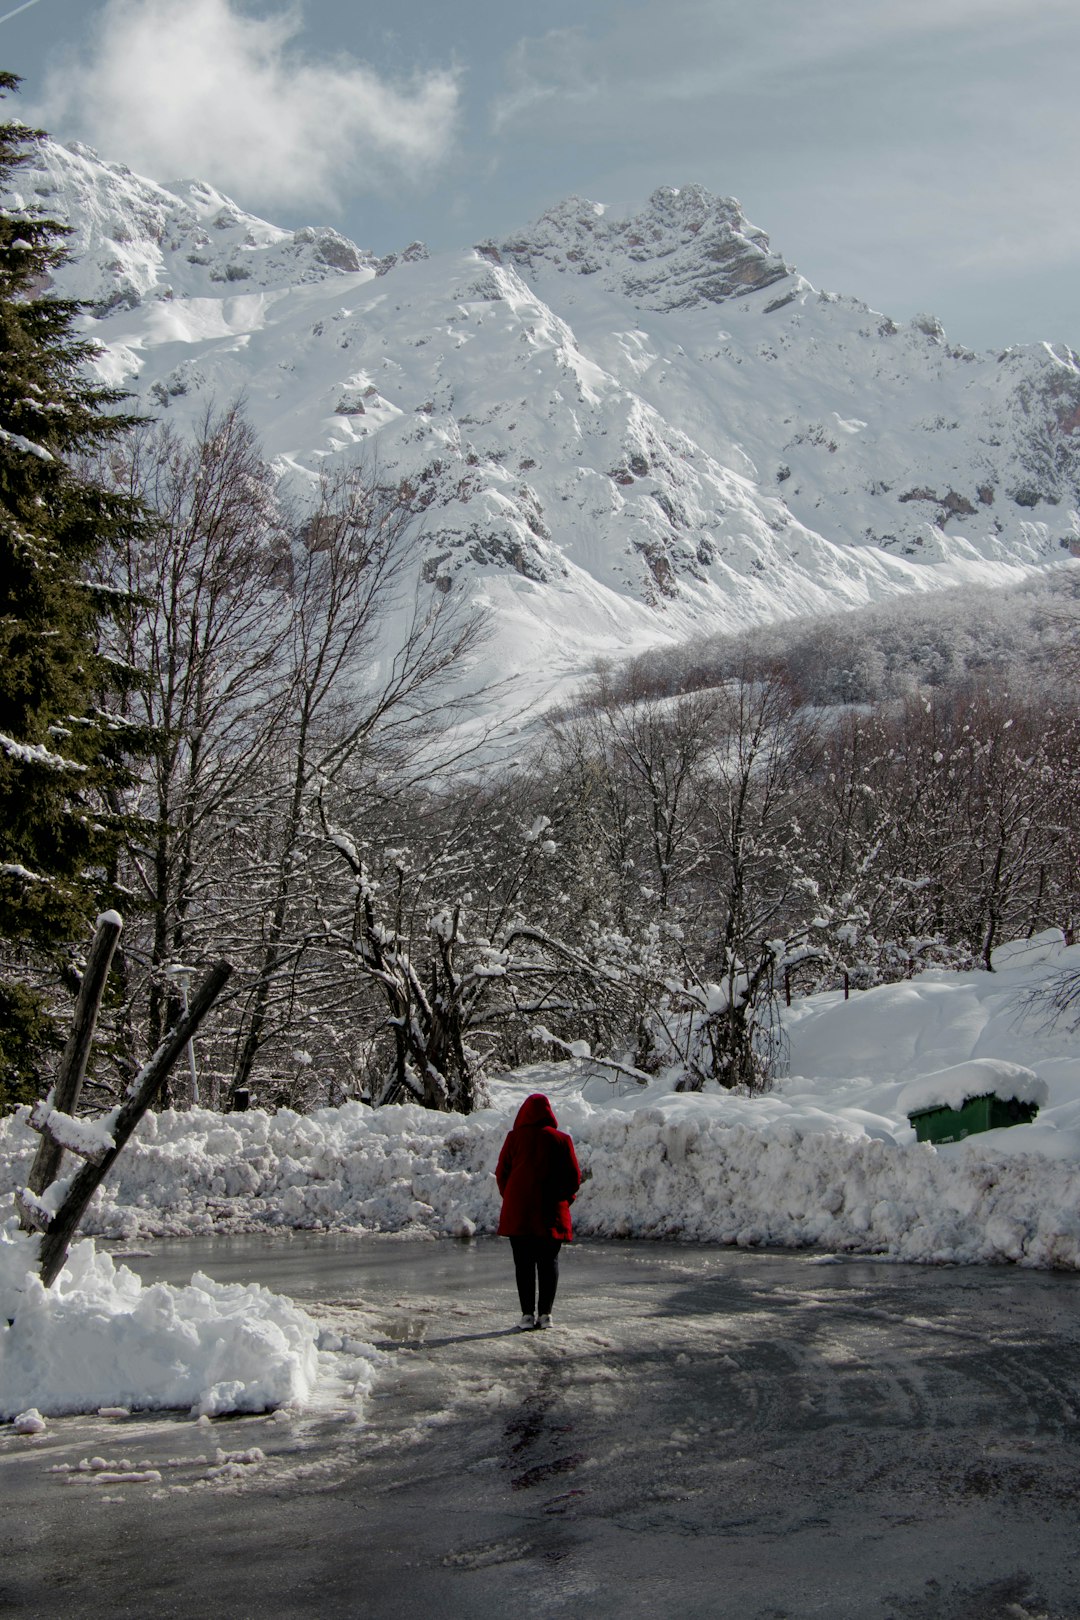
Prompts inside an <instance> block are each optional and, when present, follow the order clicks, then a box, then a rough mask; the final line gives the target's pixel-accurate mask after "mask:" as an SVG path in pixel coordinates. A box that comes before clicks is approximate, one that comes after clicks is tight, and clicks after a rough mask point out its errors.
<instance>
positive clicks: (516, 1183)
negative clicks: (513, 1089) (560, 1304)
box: [495, 1091, 581, 1328]
mask: <svg viewBox="0 0 1080 1620" xmlns="http://www.w3.org/2000/svg"><path fill="white" fill-rule="evenodd" d="M495 1180H496V1181H497V1182H498V1184H499V1191H500V1192H501V1193H502V1195H503V1202H502V1213H501V1214H500V1216H499V1236H500V1237H508V1238H509V1239H510V1247H511V1249H512V1250H513V1252H514V1275H515V1278H516V1280H517V1290H518V1299H519V1300H520V1301H521V1321H520V1323H519V1324H518V1326H519V1327H521V1328H532V1327H537V1328H548V1327H550V1326H551V1307H552V1305H554V1303H555V1290H556V1289H557V1288H558V1286H559V1250H560V1249H561V1248H562V1246H563V1244H564V1243H569V1241H570V1239H571V1238H572V1237H573V1235H574V1231H573V1227H572V1225H571V1223H570V1205H571V1204H572V1203H573V1201H574V1199H575V1197H576V1196H577V1190H578V1188H579V1187H580V1186H581V1171H580V1169H579V1168H578V1162H577V1154H576V1153H575V1152H574V1144H573V1142H571V1140H570V1138H569V1137H568V1136H567V1134H566V1132H565V1131H560V1129H559V1124H558V1121H557V1120H556V1118H555V1113H554V1110H553V1109H552V1106H551V1104H550V1103H549V1102H548V1100H547V1098H546V1097H545V1096H544V1094H543V1092H540V1091H534V1092H533V1094H532V1096H531V1097H526V1099H525V1101H524V1102H523V1103H522V1105H521V1107H520V1108H519V1109H518V1115H517V1118H516V1119H515V1121H514V1128H513V1130H512V1131H511V1132H510V1133H509V1135H508V1136H507V1138H506V1141H505V1142H504V1143H503V1145H502V1152H501V1153H500V1154H499V1162H498V1164H497V1165H496V1167H495Z"/></svg>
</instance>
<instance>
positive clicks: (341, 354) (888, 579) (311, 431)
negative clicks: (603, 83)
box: [8, 141, 1080, 701]
mask: <svg viewBox="0 0 1080 1620" xmlns="http://www.w3.org/2000/svg"><path fill="white" fill-rule="evenodd" d="M15 180H16V184H17V186H18V188H19V190H18V192H17V193H14V194H10V193H9V197H8V206H9V207H15V208H17V209H27V210H36V211H38V212H40V213H42V214H45V215H49V216H52V217H54V218H58V219H61V220H64V221H67V222H70V224H71V226H72V229H73V235H72V238H71V247H72V250H73V254H74V258H73V262H72V263H71V264H68V265H65V266H63V267H62V268H61V269H60V270H59V271H58V272H57V274H56V284H57V288H58V290H60V291H61V292H63V293H64V294H66V295H68V296H73V297H76V298H81V299H83V300H85V301H86V303H87V304H88V306H89V309H90V311H91V313H90V314H89V315H88V316H87V317H86V321H85V329H86V332H87V335H89V336H91V337H93V338H94V339H96V340H97V341H98V342H99V343H100V345H101V353H100V356H99V359H98V361H97V366H98V369H99V371H100V374H101V376H102V378H103V379H104V380H105V381H106V382H108V383H109V384H112V385H114V386H116V387H118V388H121V389H125V390H127V391H129V392H130V393H131V394H132V395H134V396H135V397H136V398H138V399H139V400H141V401H142V402H143V405H144V406H145V408H147V409H148V410H149V411H151V412H152V413H155V414H159V415H162V414H165V413H168V415H169V417H170V419H171V420H173V421H174V422H175V423H176V425H177V427H178V428H181V429H182V428H183V427H184V425H186V424H190V423H198V422H199V421H200V420H201V419H203V418H204V417H205V413H206V411H207V409H208V408H212V407H214V406H220V405H222V404H226V403H228V402H229V401H231V400H234V399H238V398H242V399H243V400H244V401H245V410H246V411H247V413H248V415H249V416H250V418H251V421H252V423H253V425H254V426H255V428H256V430H257V432H258V433H259V436H260V439H261V442H262V444H263V447H264V451H265V454H266V456H267V459H268V460H269V461H271V462H272V463H273V465H274V466H275V467H276V469H277V470H278V471H279V472H280V474H281V475H282V477H283V478H284V479H286V480H288V481H289V482H290V483H291V484H292V485H293V486H294V489H295V492H296V494H297V496H298V498H300V499H304V498H307V497H308V496H309V495H310V492H311V490H312V489H313V488H314V487H315V486H316V485H317V483H318V479H319V476H320V474H322V473H324V472H326V471H328V470H330V469H333V468H334V467H339V466H347V465H352V464H355V463H356V462H358V461H359V462H361V463H362V462H364V461H365V460H366V459H367V460H374V459H376V458H377V461H378V465H379V468H380V472H381V474H382V475H385V476H386V477H387V478H389V479H398V480H400V481H402V483H403V484H404V485H406V486H408V487H410V488H411V489H413V490H414V491H415V492H416V502H417V506H418V508H419V509H420V510H421V512H422V514H423V517H422V553H423V554H422V556H420V558H419V560H418V575H419V583H420V588H421V589H422V590H427V589H430V590H434V591H436V592H440V593H450V592H453V593H455V595H459V594H460V595H461V596H462V597H464V598H466V599H467V600H470V601H474V602H476V603H481V604H483V606H484V607H485V608H486V609H487V611H488V613H489V615H490V618H491V622H492V638H491V641H490V643H489V644H488V646H487V648H486V649H485V652H484V654H483V661H482V666H481V667H478V668H477V669H475V670H473V671H472V672H471V673H470V679H471V680H474V681H475V684H477V685H482V684H483V683H484V681H486V680H490V681H491V682H492V683H493V684H497V683H502V685H503V686H504V687H505V689H506V691H507V692H509V691H510V684H508V683H506V682H505V677H506V674H507V671H508V670H515V671H517V672H518V674H517V681H518V685H517V688H516V689H515V690H516V691H525V692H527V693H528V694H529V696H530V698H532V697H535V696H536V695H537V694H538V693H539V692H541V691H553V692H554V691H565V690H566V689H567V687H568V686H570V685H572V684H574V683H575V682H576V680H577V679H578V678H579V676H580V673H581V671H582V670H583V669H584V668H586V667H588V666H589V665H590V664H591V663H592V662H593V661H594V660H595V659H596V658H597V657H616V658H617V657H619V656H620V655H622V654H624V653H626V652H629V651H639V650H641V649H642V648H643V647H645V646H649V645H656V644H657V643H664V642H667V643H671V642H673V641H676V640H678V639H680V638H682V637H685V636H687V635H690V634H692V633H695V632H698V631H711V630H717V629H721V628H723V629H736V628H742V627H746V626H749V625H752V624H755V623H760V622H762V621H767V620H770V619H776V618H778V617H789V616H793V615H796V614H800V613H807V612H814V611H829V610H834V609H836V608H838V607H841V606H855V605H858V604H860V603H864V602H868V601H874V600H879V599H881V598H883V597H886V596H890V595H893V594H898V593H902V592H906V591H920V590H927V589H930V588H933V586H935V585H946V584H955V583H957V582H958V581H961V580H962V581H967V580H972V581H996V582H1005V581H1006V580H1010V579H1015V578H1016V577H1018V575H1019V574H1021V573H1023V572H1025V571H1027V570H1029V569H1032V568H1037V567H1042V566H1046V565H1047V564H1053V563H1055V562H1061V561H1065V560H1066V559H1068V558H1070V557H1075V556H1080V363H1078V362H1077V358H1076V356H1075V355H1074V354H1073V353H1072V352H1071V351H1070V350H1069V349H1067V348H1065V347H1064V346H1059V347H1052V346H1050V345H1049V344H1037V345H1033V346H1030V347H1027V348H1016V349H1010V350H1007V351H1005V352H1004V353H1002V354H998V355H981V356H980V355H975V354H972V353H970V352H968V351H966V350H960V349H956V348H954V347H952V346H950V345H949V344H948V342H947V341H946V339H945V336H944V334H943V332H942V331H941V328H940V326H939V324H938V323H937V322H936V321H935V320H934V319H933V318H932V317H930V316H920V317H917V318H916V319H915V320H914V321H912V322H910V323H908V324H907V325H905V326H903V327H901V326H898V325H897V324H896V323H895V322H893V321H891V320H889V319H888V318H887V317H885V316H882V315H880V314H876V313H875V312H874V311H873V310H871V309H869V308H868V307H867V306H866V305H865V304H862V303H859V302H858V301H857V300H856V299H853V298H846V297H844V298H837V297H834V296H832V295H830V294H828V293H824V292H821V293H819V292H816V291H815V290H814V288H812V287H811V286H810V285H809V283H808V282H806V281H804V280H803V279H802V277H800V276H799V275H798V274H797V273H796V272H795V271H794V270H793V268H792V267H791V266H790V265H789V264H788V263H787V262H786V261H785V260H784V259H783V258H782V257H780V255H778V254H777V253H775V252H774V251H773V250H772V248H771V246H770V243H769V239H768V237H767V236H766V235H765V233H764V232H763V231H761V230H759V229H758V228H757V227H756V226H754V225H752V224H751V223H750V222H749V221H748V220H747V218H746V216H745V215H744V213H743V211H742V208H741V207H740V205H739V203H738V202H737V201H735V199H733V198H730V197H715V196H713V195H712V194H711V193H709V192H708V191H706V190H705V189H704V188H703V187H701V186H683V187H671V186H667V187H661V188H660V189H659V190H657V191H655V192H654V193H653V195H652V196H651V197H650V198H649V200H648V202H647V203H646V204H645V205H644V207H643V208H641V209H640V210H638V211H637V212H633V213H631V214H629V215H628V216H627V217H625V218H619V217H617V216H616V215H615V214H613V213H611V212H610V211H608V210H607V209H605V208H604V207H603V206H601V205H600V204H598V203H595V202H590V201H588V200H586V199H583V198H580V197H571V198H568V199H567V200H565V201H564V202H561V203H559V204H558V205H557V206H556V207H554V208H551V209H549V210H548V211H547V212H546V213H545V214H543V215H542V216H541V218H540V219H539V220H537V221H536V222H535V223H534V224H533V225H532V226H530V227H529V228H528V229H527V230H525V231H523V232H521V233H519V234H517V235H515V236H513V237H511V238H508V239H507V240H505V241H503V242H501V243H496V242H488V243H485V244H483V245H482V246H481V247H480V248H478V249H477V250H475V251H466V252H454V253H443V254H440V255H438V256H436V257H433V258H431V259H428V257H427V254H426V250H425V249H424V248H423V247H422V245H421V244H419V243H413V244H411V245H410V247H408V248H406V249H405V250H404V252H403V253H401V254H400V255H389V256H387V257H386V258H377V257H375V256H374V255H373V254H371V253H368V252H365V251H364V250H363V249H361V248H359V247H357V246H356V244H355V243H353V242H350V241H348V240H347V238H345V237H344V236H342V235H340V233H338V232H337V231H335V230H332V229H330V228H328V227H321V228H320V227H314V226H305V227H303V228H301V229H298V230H287V229H282V228H281V227H279V226H276V225H272V224H270V223H268V222H267V221H266V220H263V219H260V218H258V217H257V216H256V215H254V214H250V213H247V212H246V211H245V210H244V209H242V208H241V207H239V206H238V205H237V204H236V203H234V202H233V201H232V200H231V199H230V198H228V197H227V196H225V195H224V194H223V193H221V192H219V191H217V190H215V189H214V188H213V187H212V186H208V185H205V184H204V183H203V182H201V181H198V180H191V179H185V180H178V181H175V182H173V183H171V184H170V185H159V184H157V183H155V182H154V181H151V180H146V179H143V178H140V177H139V176H138V175H135V174H132V172H131V171H130V170H129V169H127V168H126V167H124V166H123V165H122V164H117V163H107V162H104V161H102V160H101V159H100V158H98V157H97V155H96V154H95V153H94V152H92V151H91V150H90V149H89V148H87V147H81V146H72V147H62V146H59V145H57V144H56V143H54V142H50V141H45V142H42V143H41V144H40V146H39V147H37V148H36V150H35V152H34V155H33V161H32V162H31V163H30V164H28V165H27V166H26V167H25V168H24V169H21V170H20V171H19V172H18V174H17V175H16V176H15ZM516 700H517V699H516V696H515V697H514V698H513V701H516ZM508 701H510V699H509V698H508Z"/></svg>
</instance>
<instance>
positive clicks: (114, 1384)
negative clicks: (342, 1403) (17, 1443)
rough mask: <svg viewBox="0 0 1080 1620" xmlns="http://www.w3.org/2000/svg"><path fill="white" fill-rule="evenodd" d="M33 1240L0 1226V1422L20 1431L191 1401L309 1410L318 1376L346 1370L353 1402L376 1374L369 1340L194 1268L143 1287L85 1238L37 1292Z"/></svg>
mask: <svg viewBox="0 0 1080 1620" xmlns="http://www.w3.org/2000/svg"><path fill="white" fill-rule="evenodd" d="M37 1242H38V1240H37V1239H36V1238H33V1237H29V1236H27V1235H26V1234H25V1233H23V1232H20V1231H19V1230H18V1227H17V1223H16V1222H15V1221H14V1220H11V1221H8V1222H7V1223H5V1225H4V1226H3V1227H2V1228H0V1321H2V1322H3V1323H5V1324H6V1325H5V1326H2V1327H0V1418H14V1419H15V1420H16V1426H17V1428H18V1429H19V1432H20V1433H35V1432H38V1431H39V1430H40V1428H42V1427H44V1424H43V1417H50V1416H56V1415H58V1414H61V1413H65V1412H97V1411H101V1410H103V1409H105V1410H108V1409H126V1410H130V1409H132V1408H139V1409H143V1410H145V1409H148V1408H170V1407H189V1408H191V1410H192V1413H193V1415H198V1416H202V1415H206V1416H208V1417H218V1416H220V1415H222V1414H223V1413H226V1412H262V1411H268V1410H270V1409H272V1408H277V1407H282V1406H301V1405H307V1404H309V1403H310V1402H311V1401H312V1399H313V1397H314V1393H315V1386H316V1382H317V1380H318V1379H319V1377H320V1374H323V1375H328V1376H329V1377H331V1378H332V1379H336V1381H337V1382H341V1381H342V1377H343V1375H344V1374H345V1372H346V1370H347V1373H348V1376H349V1378H350V1380H351V1382H352V1383H353V1384H354V1385H355V1386H356V1392H357V1394H359V1395H360V1396H361V1397H362V1396H363V1394H364V1393H366V1391H367V1388H368V1387H369V1386H370V1384H371V1382H372V1380H373V1378H374V1375H375V1367H376V1364H377V1362H378V1360H379V1355H378V1352H377V1351H375V1350H374V1349H372V1347H371V1346H369V1345H359V1344H351V1343H343V1342H342V1341H341V1339H340V1337H339V1336H333V1335H331V1336H323V1337H322V1339H320V1334H319V1329H318V1327H317V1325H316V1323H315V1322H313V1321H312V1319H311V1317H310V1316H308V1314H307V1312H306V1311H303V1310H301V1309H300V1308H299V1306H297V1305H294V1304H293V1303H292V1301H291V1300H288V1299H284V1298H282V1297H280V1296H279V1295H277V1294H273V1293H271V1292H270V1291H269V1290H268V1289H266V1288H262V1287H260V1286H259V1285H258V1284H252V1285H251V1286H249V1287H245V1286H243V1285H241V1284H237V1283H232V1284H228V1285H223V1284H221V1283H216V1282H214V1281H212V1279H211V1278H209V1277H206V1276H203V1275H202V1273H200V1272H197V1273H196V1274H195V1276H194V1277H192V1279H191V1282H190V1283H189V1284H188V1285H187V1286H186V1287H184V1288H175V1287H172V1286H171V1285H169V1284H167V1283H156V1284H154V1285H152V1286H151V1287H144V1285H143V1284H142V1282H141V1281H140V1280H139V1278H138V1277H137V1276H136V1275H135V1273H134V1272H133V1271H131V1270H129V1269H128V1267H127V1266H123V1265H117V1264H116V1263H115V1261H114V1260H113V1259H112V1257H111V1256H110V1255H108V1254H105V1253H102V1252H100V1251H99V1250H98V1248H97V1246H96V1245H95V1243H94V1241H93V1239H92V1238H84V1239H82V1240H81V1241H80V1242H78V1243H76V1244H74V1245H73V1247H72V1250H71V1254H70V1256H69V1258H68V1263H67V1265H66V1267H65V1268H64V1270H63V1272H62V1273H61V1275H60V1277H59V1278H58V1280H57V1283H56V1285H55V1286H54V1287H53V1288H51V1289H46V1288H43V1287H42V1285H41V1283H40V1281H39V1280H38V1277H37V1275H36V1271H35V1270H34V1267H35V1262H36V1254H37ZM327 1358H330V1359H331V1361H332V1363H333V1364H334V1365H332V1366H330V1367H327V1366H324V1365H322V1363H323V1362H325V1361H326V1359H327ZM345 1362H347V1363H348V1367H347V1369H346V1368H345V1366H344V1363H345ZM339 1363H340V1364H341V1365H338V1364H339Z"/></svg>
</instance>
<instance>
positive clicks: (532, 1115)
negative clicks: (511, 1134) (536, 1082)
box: [514, 1091, 559, 1130]
mask: <svg viewBox="0 0 1080 1620" xmlns="http://www.w3.org/2000/svg"><path fill="white" fill-rule="evenodd" d="M558 1124H559V1122H558V1120H557V1119H556V1118H555V1112H554V1110H553V1108H552V1106H551V1104H550V1103H549V1102H548V1100H547V1098H546V1097H545V1096H544V1093H543V1092H542V1091H534V1092H533V1094H532V1096H531V1097H526V1099H525V1101H524V1102H523V1103H522V1105H521V1107H520V1108H519V1109H518V1112H517V1118H516V1119H515V1121H514V1129H515V1130H517V1128H518V1126H519V1125H554V1126H555V1127H556V1129H558Z"/></svg>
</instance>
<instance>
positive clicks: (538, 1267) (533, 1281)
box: [510, 1237, 562, 1316]
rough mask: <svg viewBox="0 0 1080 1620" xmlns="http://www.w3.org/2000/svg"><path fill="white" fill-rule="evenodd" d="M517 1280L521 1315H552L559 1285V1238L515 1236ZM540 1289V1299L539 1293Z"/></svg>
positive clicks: (560, 1245)
mask: <svg viewBox="0 0 1080 1620" xmlns="http://www.w3.org/2000/svg"><path fill="white" fill-rule="evenodd" d="M510 1247H511V1249H513V1251H514V1277H515V1280H516V1282H517V1291H518V1299H519V1300H520V1301H521V1314H522V1316H532V1315H533V1314H534V1313H535V1314H536V1315H537V1316H550V1315H551V1307H552V1306H553V1305H554V1303H555V1290H556V1289H557V1288H558V1286H559V1250H560V1249H561V1248H562V1240H561V1239H560V1238H540V1237H512V1238H511V1239H510ZM538 1290H539V1298H537V1291H538Z"/></svg>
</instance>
